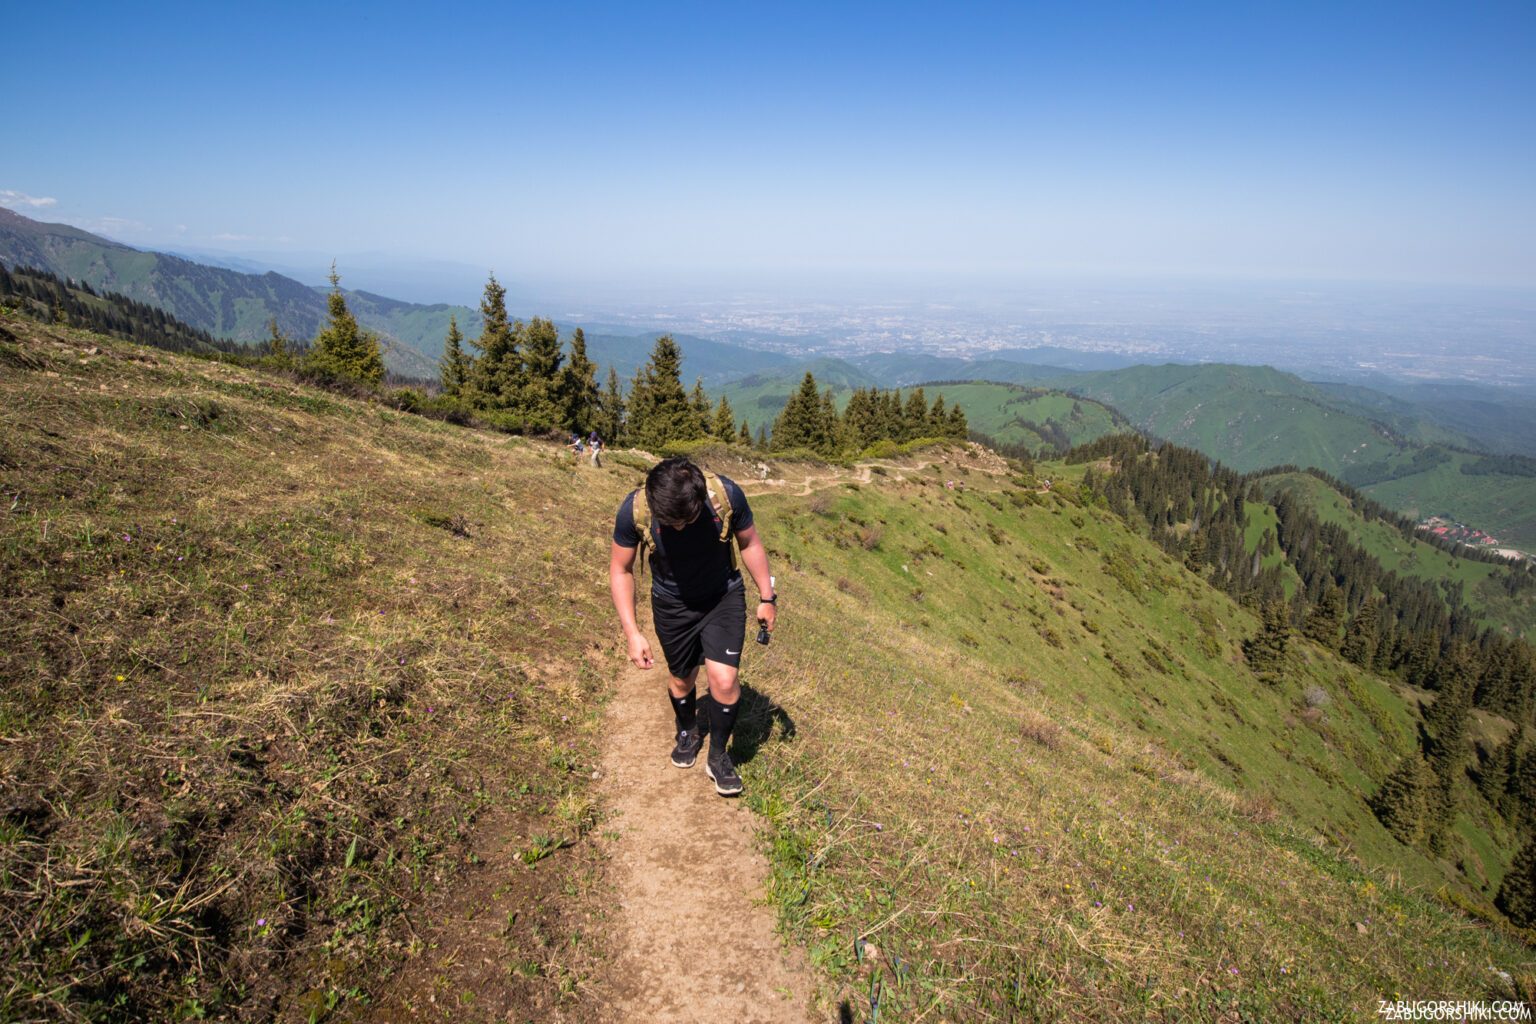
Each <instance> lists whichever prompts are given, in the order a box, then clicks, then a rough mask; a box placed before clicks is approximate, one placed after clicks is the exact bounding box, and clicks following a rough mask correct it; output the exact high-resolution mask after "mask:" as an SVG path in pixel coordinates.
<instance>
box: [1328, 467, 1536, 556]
mask: <svg viewBox="0 0 1536 1024" xmlns="http://www.w3.org/2000/svg"><path fill="white" fill-rule="evenodd" d="M1430 453H1431V454H1432V455H1433V456H1434V459H1433V461H1432V462H1431V461H1430V460H1429V459H1426V458H1424V457H1423V456H1420V463H1421V464H1425V468H1423V469H1421V470H1420V471H1418V472H1411V470H1413V469H1414V468H1415V463H1414V461H1413V458H1412V457H1411V456H1407V455H1398V456H1396V457H1393V458H1389V459H1387V460H1386V461H1387V465H1388V467H1389V469H1390V471H1392V472H1403V474H1404V475H1402V476H1396V477H1395V478H1393V479H1387V480H1381V481H1380V482H1374V483H1362V484H1356V486H1358V487H1360V489H1361V490H1362V491H1364V492H1365V493H1367V494H1369V495H1370V496H1371V497H1372V498H1374V499H1376V500H1377V501H1379V502H1381V503H1382V504H1383V505H1386V506H1388V507H1390V508H1394V509H1397V510H1399V511H1400V512H1402V513H1403V514H1404V515H1407V516H1411V517H1413V518H1423V517H1425V516H1432V515H1440V516H1448V517H1450V518H1452V519H1455V520H1457V521H1459V522H1463V523H1468V524H1470V525H1472V526H1475V527H1477V528H1478V529H1480V530H1483V531H1485V532H1487V533H1490V534H1493V535H1494V536H1495V537H1497V538H1498V540H1499V541H1500V543H1501V544H1504V545H1509V546H1512V547H1516V548H1520V549H1523V550H1526V551H1536V475H1533V474H1531V473H1530V472H1529V471H1528V470H1527V469H1524V468H1523V467H1522V468H1518V469H1516V470H1515V471H1513V472H1497V471H1488V470H1489V469H1494V470H1496V469H1497V468H1498V467H1500V466H1506V465H1508V466H1511V467H1512V466H1513V464H1511V463H1509V462H1508V461H1507V460H1500V459H1489V458H1487V457H1485V456H1482V455H1478V454H1473V453H1470V452H1465V451H1455V450H1446V449H1431V450H1430ZM1344 479H1345V482H1346V483H1355V481H1353V480H1351V479H1350V478H1349V476H1347V475H1346V476H1345V478H1344ZM1367 479H1369V478H1367Z"/></svg>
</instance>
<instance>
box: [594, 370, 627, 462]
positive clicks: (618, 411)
mask: <svg viewBox="0 0 1536 1024" xmlns="http://www.w3.org/2000/svg"><path fill="white" fill-rule="evenodd" d="M624 414H625V403H624V389H623V387H622V386H621V385H620V384H619V371H618V370H616V369H615V368H613V367H612V366H610V367H608V385H607V387H605V388H603V393H602V394H601V395H599V396H598V400H597V423H596V429H597V434H598V436H599V437H601V438H602V439H603V443H604V444H610V445H612V444H618V443H620V442H622V441H624V440H625V427H624Z"/></svg>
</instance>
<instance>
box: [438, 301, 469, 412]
mask: <svg viewBox="0 0 1536 1024" xmlns="http://www.w3.org/2000/svg"><path fill="white" fill-rule="evenodd" d="M468 381H469V358H468V357H467V356H465V354H464V335H463V334H461V333H460V332H459V319H458V317H456V316H454V315H452V314H449V316H448V338H447V340H445V341H444V342H443V359H442V383H443V393H444V394H446V395H451V396H453V397H454V398H458V397H459V396H460V395H461V394H463V393H464V385H465V384H466V383H468Z"/></svg>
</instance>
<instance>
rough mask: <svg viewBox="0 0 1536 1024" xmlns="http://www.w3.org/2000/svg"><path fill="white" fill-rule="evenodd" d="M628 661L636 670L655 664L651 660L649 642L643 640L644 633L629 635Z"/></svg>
mask: <svg viewBox="0 0 1536 1024" xmlns="http://www.w3.org/2000/svg"><path fill="white" fill-rule="evenodd" d="M629 660H630V661H632V662H634V663H635V667H636V668H650V667H651V666H652V665H654V664H655V662H654V661H652V660H651V642H650V641H649V640H647V639H646V638H645V634H644V633H633V634H631V635H630V637H629Z"/></svg>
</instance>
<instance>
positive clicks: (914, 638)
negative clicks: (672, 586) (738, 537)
mask: <svg viewBox="0 0 1536 1024" xmlns="http://www.w3.org/2000/svg"><path fill="white" fill-rule="evenodd" d="M1041 472H1042V473H1045V474H1046V475H1051V476H1052V477H1053V478H1054V479H1057V480H1058V481H1064V483H1058V487H1057V491H1056V492H1055V493H1053V494H1039V493H1033V492H1020V491H1017V490H1013V489H1011V488H1007V487H1003V486H1001V485H1000V484H999V483H997V482H995V481H994V480H992V479H991V478H987V477H983V476H981V475H979V474H978V475H970V476H965V475H962V476H961V477H960V479H961V480H963V481H964V482H965V484H966V489H965V490H964V491H961V492H955V491H950V490H948V489H947V488H945V487H944V485H943V480H941V479H938V478H937V477H934V476H931V475H929V476H920V477H919V478H918V481H917V482H908V483H906V484H902V485H900V486H896V487H890V486H882V487H881V488H879V489H875V488H872V487H869V486H862V487H859V488H858V489H849V488H845V489H842V490H838V491H834V492H833V493H834V495H835V500H833V501H831V502H830V503H828V502H825V501H823V502H818V503H816V504H815V505H814V506H813V505H812V503H811V502H810V500H809V499H792V498H782V497H768V496H764V497H762V498H760V499H757V500H756V501H755V510H756V511H757V513H758V518H759V523H760V524H761V528H762V530H763V532H764V536H765V537H766V538H767V540H768V543H769V544H770V546H771V547H772V548H773V549H774V553H775V557H776V559H777V562H776V565H777V566H779V567H780V568H779V569H778V572H779V584H780V587H781V590H782V592H783V593H785V594H786V595H787V596H786V599H785V615H784V618H783V620H782V622H781V628H780V631H779V634H778V635H776V637H775V641H774V644H773V645H772V646H771V647H770V648H769V649H768V650H767V651H766V652H765V654H764V656H763V657H762V658H761V659H760V661H759V663H758V664H756V665H753V666H751V667H750V668H749V671H748V674H747V676H746V681H747V683H748V685H750V686H752V687H753V688H754V690H755V691H756V693H757V700H758V702H759V703H758V707H759V711H758V713H757V721H758V722H759V725H758V728H759V729H762V728H765V727H768V723H769V717H768V711H767V706H768V705H767V702H768V701H769V700H771V701H772V703H773V705H774V706H775V707H777V708H778V709H780V714H782V715H784V716H787V717H788V718H789V719H791V720H792V721H793V723H794V728H793V730H792V736H791V737H790V738H788V739H785V734H786V728H785V726H784V724H783V722H782V720H781V721H780V722H779V724H778V725H776V726H772V730H773V733H774V735H775V736H776V737H777V739H776V741H765V742H762V743H761V745H760V746H759V747H757V748H756V750H755V756H753V757H752V758H751V759H750V760H749V761H748V762H747V767H746V772H747V778H748V787H749V790H748V791H749V794H750V799H751V800H752V801H753V802H754V804H755V806H756V807H757V808H758V809H759V811H760V812H761V813H762V814H764V815H765V816H766V817H768V818H769V820H770V821H771V822H772V823H773V829H772V831H771V833H770V839H769V845H768V850H769V853H770V856H771V858H772V861H773V864H774V871H775V883H774V885H775V889H774V893H775V900H776V902H777V903H778V906H779V908H780V913H781V915H782V917H783V918H784V920H785V923H786V925H787V927H788V928H789V929H790V931H791V933H792V934H794V935H795V936H796V937H798V938H799V939H800V940H801V941H803V942H804V943H806V945H807V946H808V947H809V948H810V950H811V955H812V958H813V961H814V962H815V963H817V964H818V965H819V966H821V967H822V969H824V970H826V971H827V972H829V973H830V974H831V975H832V977H833V978H834V979H836V980H837V981H838V982H840V986H841V987H840V988H839V989H838V997H839V998H841V999H844V1000H847V1001H848V1004H849V1006H850V1007H851V1008H853V1009H855V1010H857V1012H858V1013H860V1014H862V1015H863V1017H862V1018H861V1019H867V1017H868V1015H869V1013H870V1006H869V1002H868V996H869V993H870V991H871V986H874V989H875V991H877V992H878V993H880V995H881V1002H882V1007H883V1009H882V1013H883V1014H888V1015H890V1016H891V1017H892V1018H894V1019H906V1018H915V1017H917V1016H919V1015H921V1014H924V1013H928V1014H932V1015H933V1016H934V1017H935V1018H939V1017H945V1018H948V1019H978V1020H980V1019H1047V1020H1050V1019H1123V1018H1126V1017H1137V1016H1151V1017H1154V1018H1167V1019H1179V1018H1180V1015H1182V1014H1188V1015H1192V1016H1193V1017H1195V1018H1197V1019H1201V1018H1205V1017H1208V1016H1214V1015H1216V1014H1217V1013H1218V1011H1219V1008H1221V1007H1230V1006H1232V1005H1237V1006H1239V1007H1242V1008H1243V1010H1244V1012H1245V1013H1246V1014H1247V1015H1248V1016H1250V1017H1253V1018H1254V1019H1339V1018H1343V1019H1369V1018H1370V1015H1371V1014H1373V1013H1374V1009H1375V1006H1376V999H1377V998H1393V997H1395V995H1396V994H1397V993H1411V994H1417V995H1420V996H1424V997H1429V996H1431V995H1433V994H1435V993H1446V992H1453V993H1463V994H1466V995H1468V996H1479V995H1482V994H1485V993H1487V992H1488V991H1489V988H1488V966H1489V965H1490V964H1494V963H1497V964H1501V965H1503V966H1504V968H1505V969H1509V970H1515V971H1519V970H1521V967H1520V964H1522V963H1524V962H1526V961H1527V960H1528V955H1527V954H1526V953H1525V952H1523V951H1522V950H1521V949H1520V947H1519V946H1518V944H1516V943H1511V942H1510V941H1509V940H1508V939H1506V938H1504V937H1502V936H1501V935H1500V934H1498V933H1497V932H1495V931H1492V930H1488V929H1476V928H1473V929H1469V928H1467V927H1466V925H1465V922H1463V921H1461V920H1460V918H1459V915H1458V914H1457V913H1455V912H1452V911H1450V910H1448V909H1447V907H1446V906H1445V905H1444V904H1443V903H1442V902H1441V901H1439V900H1437V899H1435V898H1433V896H1432V893H1433V892H1435V891H1436V890H1438V889H1439V888H1440V887H1441V886H1443V885H1447V884H1452V885H1457V884H1459V883H1456V882H1455V881H1454V879H1455V872H1454V870H1453V869H1452V867H1451V866H1450V865H1448V864H1444V863H1437V862H1431V861H1429V860H1427V859H1425V858H1424V857H1423V856H1421V855H1420V854H1418V853H1417V852H1415V851H1412V850H1409V849H1406V848H1404V847H1402V846H1401V845H1400V844H1398V843H1397V842H1396V841H1395V840H1393V839H1391V838H1390V837H1389V836H1388V835H1387V834H1386V833H1385V832H1384V831H1383V830H1382V829H1381V827H1380V826H1379V825H1378V824H1377V822H1376V821H1375V819H1374V818H1373V817H1372V816H1371V814H1370V812H1369V811H1368V810H1367V809H1366V808H1365V805H1364V800H1363V797H1364V795H1366V794H1368V793H1369V792H1371V791H1372V790H1373V789H1374V786H1375V784H1376V780H1379V779H1380V778H1381V777H1383V776H1384V775H1385V774H1386V772H1387V771H1388V770H1390V768H1391V766H1392V765H1393V763H1394V761H1395V759H1396V757H1397V756H1398V755H1399V754H1400V753H1402V752H1404V751H1406V750H1408V749H1411V747H1412V744H1413V742H1414V740H1413V737H1414V726H1415V722H1416V716H1415V714H1414V713H1413V711H1412V710H1411V709H1410V708H1409V706H1408V704H1407V703H1406V702H1405V701H1404V699H1403V698H1402V697H1401V696H1400V695H1399V694H1398V692H1397V691H1396V689H1395V688H1394V687H1393V686H1392V685H1389V684H1387V683H1385V682H1383V681H1382V680H1380V679H1378V678H1376V677H1373V676H1369V675H1363V674H1361V673H1359V672H1358V671H1356V670H1354V669H1353V668H1352V667H1350V666H1348V665H1346V664H1344V663H1342V662H1340V661H1339V660H1338V659H1337V658H1335V657H1333V656H1332V655H1330V654H1328V653H1326V652H1324V651H1322V650H1321V649H1319V648H1315V647H1312V646H1311V645H1306V644H1303V645H1301V650H1300V651H1299V652H1298V653H1297V654H1296V656H1295V663H1294V665H1293V666H1292V670H1291V671H1290V672H1288V673H1287V677H1286V683H1285V685H1284V686H1283V687H1281V688H1280V689H1271V688H1268V687H1266V686H1264V685H1262V684H1260V683H1258V682H1257V681H1256V680H1255V679H1254V678H1253V677H1252V675H1251V674H1250V673H1249V672H1248V671H1247V669H1246V668H1245V667H1243V665H1242V664H1241V660H1240V656H1239V654H1238V653H1237V649H1236V642H1237V640H1238V639H1239V638H1240V636H1242V635H1244V634H1246V633H1248V632H1251V631H1252V630H1254V629H1255V628H1256V625H1255V623H1254V622H1253V621H1252V619H1251V618H1250V617H1249V616H1248V615H1247V614H1246V613H1245V612H1242V611H1241V610H1239V609H1237V608H1236V607H1234V606H1233V605H1232V604H1231V603H1230V602H1229V601H1227V600H1226V599H1225V598H1224V597H1222V596H1220V595H1218V594H1215V593H1213V592H1212V591H1211V590H1210V589H1209V588H1208V587H1206V586H1205V585H1204V584H1203V583H1201V582H1200V581H1198V580H1196V579H1195V578H1194V577H1193V576H1190V575H1189V574H1188V573H1186V572H1185V571H1184V570H1183V569H1182V567H1180V566H1178V565H1176V564H1174V563H1173V562H1171V561H1170V560H1168V559H1167V558H1166V557H1165V556H1164V555H1163V554H1162V553H1161V552H1160V551H1159V550H1157V549H1155V548H1153V547H1152V546H1151V545H1149V544H1147V543H1145V542H1143V541H1141V540H1140V539H1139V538H1135V537H1133V536H1130V535H1128V534H1127V533H1126V532H1125V530H1124V529H1123V527H1122V526H1121V525H1120V523H1119V522H1118V521H1117V520H1114V519H1112V518H1110V517H1109V516H1108V515H1107V514H1105V513H1103V512H1101V511H1098V510H1095V509H1087V508H1080V507H1078V506H1077V505H1076V504H1074V503H1073V501H1072V499H1071V497H1070V495H1071V493H1072V489H1071V486H1070V480H1071V476H1070V469H1069V468H1068V467H1059V466H1044V467H1042V468H1041ZM945 475H946V476H947V477H950V478H954V477H955V475H956V474H955V471H954V470H953V469H947V470H946V471H945ZM1311 687H1320V688H1321V689H1322V690H1323V691H1324V692H1325V693H1326V694H1327V703H1326V706H1325V707H1324V708H1323V709H1322V711H1321V713H1320V714H1314V713H1313V712H1312V711H1310V710H1309V709H1308V707H1307V705H1306V701H1305V700H1304V694H1305V692H1306V691H1307V689H1309V688H1311ZM744 721H745V720H744ZM1469 830H1471V831H1469ZM1461 834H1462V835H1463V837H1464V839H1463V845H1462V846H1459V847H1458V849H1459V851H1460V854H1459V855H1461V856H1466V855H1468V854H1469V853H1471V852H1473V851H1475V850H1476V848H1477V847H1478V846H1482V847H1484V848H1486V849H1491V847H1489V846H1488V842H1487V838H1486V836H1483V837H1482V838H1478V837H1479V836H1480V835H1481V833H1479V832H1477V831H1476V826H1475V824H1474V823H1470V822H1463V823H1462V831H1461ZM1507 853H1508V851H1507V849H1506V850H1501V852H1499V853H1498V854H1497V855H1495V857H1496V858H1497V857H1502V856H1507ZM1482 898H1484V899H1486V893H1484V894H1483V896H1482ZM1357 922H1358V923H1359V924H1361V925H1362V926H1363V927H1364V929H1365V930H1364V931H1363V932H1362V931H1360V930H1358V929H1357V928H1356V923H1357ZM861 939H862V940H864V941H865V942H867V943H870V944H873V945H874V946H875V947H876V948H878V949H879V950H880V957H879V959H878V960H877V961H876V963H875V964H874V965H873V966H872V965H871V963H870V961H869V960H868V959H867V958H861V957H860V955H859V952H858V948H857V946H856V940H861ZM866 952H867V950H866Z"/></svg>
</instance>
